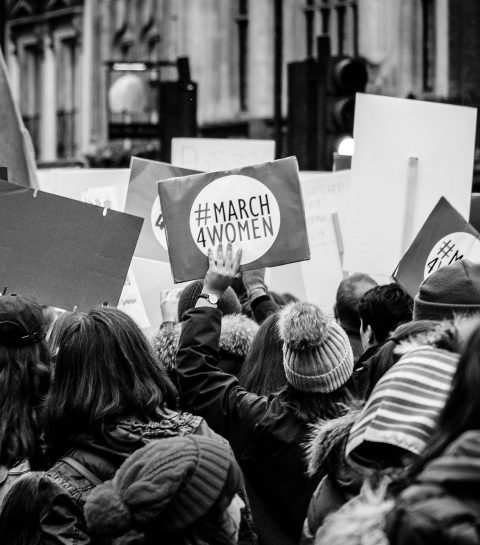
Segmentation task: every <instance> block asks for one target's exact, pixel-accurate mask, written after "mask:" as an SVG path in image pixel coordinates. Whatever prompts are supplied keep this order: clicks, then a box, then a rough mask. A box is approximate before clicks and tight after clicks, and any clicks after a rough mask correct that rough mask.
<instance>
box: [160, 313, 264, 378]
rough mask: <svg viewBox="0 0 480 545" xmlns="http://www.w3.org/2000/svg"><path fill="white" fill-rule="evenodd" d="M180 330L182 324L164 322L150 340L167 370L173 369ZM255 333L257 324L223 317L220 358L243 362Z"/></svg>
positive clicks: (234, 316)
mask: <svg viewBox="0 0 480 545" xmlns="http://www.w3.org/2000/svg"><path fill="white" fill-rule="evenodd" d="M181 330H182V324H181V323H180V322H165V323H163V324H162V325H161V326H160V329H159V330H158V333H157V334H156V335H155V337H154V338H153V339H152V347H153V350H154V352H155V355H156V356H157V358H158V359H159V361H161V362H162V363H163V364H164V365H165V367H166V368H167V370H172V369H175V366H176V363H175V356H176V353H177V349H178V343H179V341H180V333H181ZM257 331H258V324H257V323H256V322H254V321H253V320H251V319H250V318H247V317H246V316H244V315H242V314H229V315H226V316H223V317H222V330H221V334H220V357H221V358H222V359H223V358H226V359H230V360H233V361H235V362H239V363H241V362H243V360H244V359H245V357H246V355H247V352H248V350H249V349H250V345H251V344H252V341H253V338H254V337H255V335H256V333H257Z"/></svg>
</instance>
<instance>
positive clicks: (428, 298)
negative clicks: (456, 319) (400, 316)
mask: <svg viewBox="0 0 480 545" xmlns="http://www.w3.org/2000/svg"><path fill="white" fill-rule="evenodd" d="M472 312H477V313H480V264H478V263H472V262H471V261H468V260H466V259H462V260H460V261H456V262H455V263H452V264H451V265H447V266H445V267H442V268H440V269H438V270H437V271H435V272H434V273H433V274H431V275H430V276H429V277H428V278H426V279H425V280H424V281H423V282H422V283H421V284H420V287H419V289H418V293H417V295H416V296H415V299H414V303H413V319H414V320H450V319H452V318H453V316H454V314H464V313H472Z"/></svg>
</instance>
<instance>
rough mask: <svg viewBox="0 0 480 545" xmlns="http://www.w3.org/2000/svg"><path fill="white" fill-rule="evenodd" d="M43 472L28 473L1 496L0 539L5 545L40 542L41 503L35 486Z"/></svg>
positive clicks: (37, 543)
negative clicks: (0, 538) (3, 496)
mask: <svg viewBox="0 0 480 545" xmlns="http://www.w3.org/2000/svg"><path fill="white" fill-rule="evenodd" d="M42 476H43V473H42V472H39V471H38V472H37V471H32V472H31V473H27V474H25V475H23V476H22V477H20V478H19V479H18V480H17V481H16V482H15V483H14V484H13V486H12V488H10V490H9V491H8V492H7V495H6V496H5V498H4V500H3V503H2V507H1V509H0V536H1V537H2V543H5V544H7V543H8V545H40V544H41V543H43V540H42V535H41V528H40V513H41V509H42V505H43V500H42V499H41V497H40V492H39V483H40V479H41V478H42Z"/></svg>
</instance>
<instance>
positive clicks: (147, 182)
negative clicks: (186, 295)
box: [125, 157, 198, 263]
mask: <svg viewBox="0 0 480 545" xmlns="http://www.w3.org/2000/svg"><path fill="white" fill-rule="evenodd" d="M197 173H198V171H196V170H188V169H186V168H180V167H176V166H173V165H170V164H168V163H161V162H158V161H149V160H147V159H141V158H139V157H132V160H131V161H130V183H129V184H128V193H127V201H126V204H125V212H127V213H128V214H133V215H134V216H140V217H141V218H144V220H145V221H144V222H143V227H142V232H141V233H140V238H139V239H138V244H137V247H136V249H135V256H136V257H142V258H146V259H156V260H159V261H165V262H167V263H168V247H167V237H166V235H165V224H164V221H163V216H162V210H161V207H160V198H159V196H158V190H157V182H159V181H161V180H165V179H167V178H174V177H180V176H188V175H190V174H197Z"/></svg>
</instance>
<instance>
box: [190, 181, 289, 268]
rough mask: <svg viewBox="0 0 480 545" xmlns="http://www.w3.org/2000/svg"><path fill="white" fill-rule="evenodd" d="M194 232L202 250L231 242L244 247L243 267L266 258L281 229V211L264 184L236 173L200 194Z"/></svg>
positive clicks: (192, 220) (194, 208)
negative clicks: (263, 257) (264, 256)
mask: <svg viewBox="0 0 480 545" xmlns="http://www.w3.org/2000/svg"><path fill="white" fill-rule="evenodd" d="M190 230H191V233H192V237H193V240H194V241H195V244H196V245H197V247H198V248H199V250H200V251H201V252H202V253H203V254H205V255H208V249H209V248H216V247H217V246H218V244H219V243H220V242H222V243H223V244H224V245H226V244H227V243H228V242H231V243H232V245H233V251H234V254H235V252H236V251H237V250H238V249H239V248H242V265H245V264H247V263H251V262H252V261H255V260H256V259H259V258H260V257H262V256H263V255H264V254H265V253H266V252H268V250H269V249H270V248H271V247H272V245H273V243H274V242H275V240H276V239H277V236H278V231H279V230H280V208H279V206H278V203H277V199H276V198H275V196H274V195H273V193H272V192H271V191H270V189H268V187H267V186H266V185H264V184H263V183H262V182H260V181H258V180H256V179H255V178H251V177H249V176H242V175H240V174H232V175H230V176H223V177H222V178H217V179H216V180H214V181H213V182H211V183H210V184H208V185H207V186H206V187H204V188H203V189H202V191H200V193H199V194H198V195H197V198H196V199H195V201H194V203H193V206H192V210H191V212H190Z"/></svg>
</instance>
